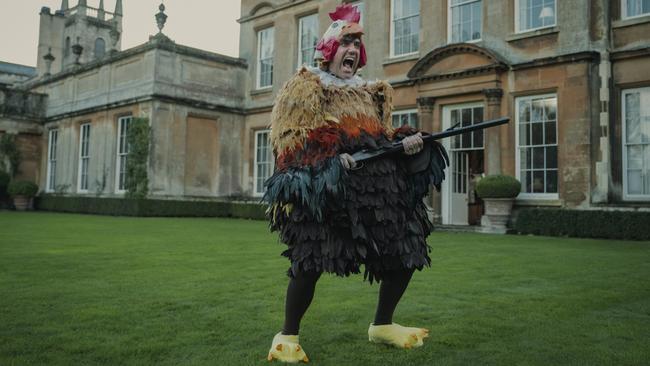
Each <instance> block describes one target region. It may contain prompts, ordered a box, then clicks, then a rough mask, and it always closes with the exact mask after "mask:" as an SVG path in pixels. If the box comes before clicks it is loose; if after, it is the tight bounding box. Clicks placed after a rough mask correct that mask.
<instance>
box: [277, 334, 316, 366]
mask: <svg viewBox="0 0 650 366" xmlns="http://www.w3.org/2000/svg"><path fill="white" fill-rule="evenodd" d="M273 359H276V360H278V361H282V362H288V363H298V362H300V361H302V362H305V363H307V362H309V358H307V355H306V354H305V350H303V349H302V347H301V346H300V344H298V336H297V335H284V334H282V332H280V333H278V334H276V335H275V337H273V343H272V344H271V349H270V350H269V355H268V357H267V360H269V361H273Z"/></svg>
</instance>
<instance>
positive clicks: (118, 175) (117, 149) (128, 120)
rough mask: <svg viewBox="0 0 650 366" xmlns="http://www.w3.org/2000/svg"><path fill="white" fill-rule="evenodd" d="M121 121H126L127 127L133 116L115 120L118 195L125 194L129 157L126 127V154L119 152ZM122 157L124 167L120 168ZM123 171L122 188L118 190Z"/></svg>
mask: <svg viewBox="0 0 650 366" xmlns="http://www.w3.org/2000/svg"><path fill="white" fill-rule="evenodd" d="M122 121H126V123H125V125H127V126H128V124H130V123H131V121H133V116H130V115H129V116H122V117H120V118H118V119H117V145H116V149H115V152H116V156H117V159H116V161H115V193H118V194H124V193H126V191H127V190H126V159H128V156H129V148H128V143H127V138H128V127H127V132H126V133H125V134H124V146H125V150H126V152H120V147H121V145H120V142H121V141H120V139H121V138H122ZM122 157H125V160H124V161H125V164H124V165H125V166H124V167H123V166H122V159H121V158H122ZM122 169H124V188H120V172H121V171H122Z"/></svg>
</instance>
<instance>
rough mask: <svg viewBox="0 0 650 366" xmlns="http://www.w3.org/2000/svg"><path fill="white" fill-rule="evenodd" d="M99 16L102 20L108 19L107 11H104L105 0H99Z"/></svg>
mask: <svg viewBox="0 0 650 366" xmlns="http://www.w3.org/2000/svg"><path fill="white" fill-rule="evenodd" d="M97 17H98V18H99V19H100V20H105V19H106V12H105V11H104V0H99V9H98V10H97Z"/></svg>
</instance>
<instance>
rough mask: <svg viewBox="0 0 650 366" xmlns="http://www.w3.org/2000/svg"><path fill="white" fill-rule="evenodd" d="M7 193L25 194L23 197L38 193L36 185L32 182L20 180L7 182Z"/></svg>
mask: <svg viewBox="0 0 650 366" xmlns="http://www.w3.org/2000/svg"><path fill="white" fill-rule="evenodd" d="M7 192H9V195H10V196H12V197H16V196H25V197H34V196H36V193H38V185H36V183H34V182H30V181H26V180H22V181H13V182H11V183H9V188H8V189H7Z"/></svg>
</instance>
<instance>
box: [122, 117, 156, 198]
mask: <svg viewBox="0 0 650 366" xmlns="http://www.w3.org/2000/svg"><path fill="white" fill-rule="evenodd" d="M126 139H127V144H128V146H129V157H128V159H126V182H125V183H126V197H128V198H145V197H147V194H148V193H149V178H148V177H147V162H148V161H149V146H150V145H151V127H149V119H148V118H133V120H132V121H131V122H130V123H129V133H128V134H127V137H126Z"/></svg>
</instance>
